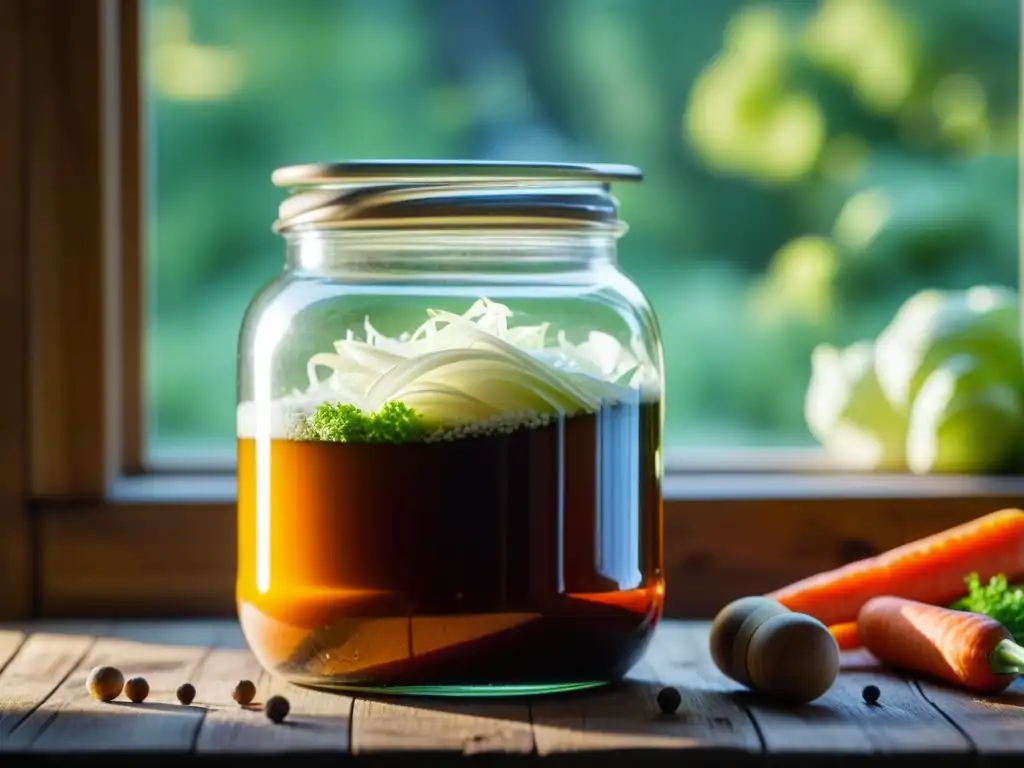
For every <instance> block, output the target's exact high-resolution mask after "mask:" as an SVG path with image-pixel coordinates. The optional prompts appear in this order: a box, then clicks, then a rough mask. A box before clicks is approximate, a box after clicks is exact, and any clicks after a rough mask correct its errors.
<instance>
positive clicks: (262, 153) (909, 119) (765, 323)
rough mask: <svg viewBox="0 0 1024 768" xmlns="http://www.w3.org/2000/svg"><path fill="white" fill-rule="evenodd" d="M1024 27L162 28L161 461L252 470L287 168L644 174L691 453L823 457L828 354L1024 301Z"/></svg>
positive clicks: (942, 12) (331, 24) (959, 6)
mask: <svg viewBox="0 0 1024 768" xmlns="http://www.w3.org/2000/svg"><path fill="white" fill-rule="evenodd" d="M1019 41H1020V8H1019V4H1018V3H1017V2H1015V0H985V2H977V1H975V2H967V1H965V0H821V2H817V1H816V0H775V1H774V2H760V3H749V2H741V1H740V0H715V1H714V2H709V0H642V1H639V2H638V1H633V2H630V1H629V0H560V2H557V3H552V2H543V0H295V1H294V2H290V3H283V2H280V1H279V0H212V1H211V0H148V2H147V5H146V17H145V47H146V54H145V56H146V84H145V85H146V89H147V91H146V94H147V102H146V103H147V115H146V119H147V126H148V136H147V141H148V149H149V155H148V169H147V172H148V174H149V196H148V200H149V215H148V222H149V227H148V254H149V276H150V277H149V296H148V306H149V313H148V329H147V330H148V337H147V339H148V347H147V372H148V390H147V391H148V394H149V402H150V448H151V450H152V451H153V452H154V455H157V456H159V455H167V454H170V453H174V452H176V451H178V450H185V451H193V450H197V449H202V450H215V449H217V448H221V449H224V448H230V447H231V441H232V439H233V435H234V380H235V343H236V336H237V331H238V326H239V322H240V319H241V317H242V313H243V310H244V308H245V306H246V304H247V302H248V300H249V299H250V297H251V296H252V295H253V293H254V292H255V291H256V290H257V289H258V288H259V286H261V285H262V284H263V283H264V282H265V281H267V280H268V279H270V278H271V277H272V276H273V275H275V274H276V273H277V271H278V270H279V269H280V266H281V263H282V259H283V246H282V243H281V242H280V240H279V239H278V238H277V237H275V236H274V235H272V234H271V233H270V229H269V227H270V223H271V221H272V220H273V218H274V216H275V213H276V206H277V204H278V203H279V201H280V191H279V190H276V189H274V188H273V187H272V186H271V184H270V182H269V173H270V171H271V170H272V169H273V168H274V167H277V166H279V165H284V164H288V163H294V162H307V161H310V160H318V159H341V158H373V157H427V158H442V157H477V158H484V157H489V158H498V159H532V160H591V161H609V162H627V163H634V164H637V165H640V166H641V167H643V169H644V171H645V173H646V179H645V181H644V183H643V184H641V185H624V186H623V187H622V188H621V189H620V190H618V192H617V194H618V195H619V197H620V199H621V201H622V204H623V216H624V218H625V219H626V220H627V221H628V222H629V224H630V227H631V230H630V234H629V235H628V236H627V237H626V238H625V239H624V240H623V241H622V242H621V244H620V254H621V260H622V264H623V266H624V268H625V269H626V271H627V272H629V273H630V274H631V275H632V276H633V277H634V279H635V280H637V282H638V283H639V284H640V286H641V287H642V288H643V289H644V291H645V292H646V293H647V294H648V296H649V297H650V299H651V301H652V303H653V304H654V307H655V309H656V310H657V312H658V314H659V316H660V319H661V323H662V329H663V333H664V337H665V346H666V365H667V378H668V405H667V411H668V413H667V419H668V425H667V427H668V430H667V435H666V439H667V440H668V442H669V443H670V444H672V445H688V446H698V447H699V446H711V445H719V446H737V445H739V446H764V445H804V444H812V443H813V440H812V438H811V436H810V434H809V432H808V431H807V428H806V425H805V424H804V417H803V400H804V394H805V391H806V389H807V383H808V379H809V376H810V352H811V349H812V348H813V347H814V345H815V344H817V343H819V342H831V343H835V344H838V345H845V344H848V343H851V342H853V341H855V340H858V339H862V338H870V337H873V336H874V335H876V334H877V333H878V332H879V331H880V330H881V329H882V327H883V326H884V325H885V323H886V322H887V321H888V320H889V319H890V317H891V316H892V314H893V312H894V311H895V309H896V308H897V307H898V306H899V305H900V303H901V302H902V301H903V300H904V299H906V298H907V296H909V295H910V294H912V293H914V292H915V291H917V290H920V289H922V288H925V287H937V288H965V287H968V286H970V285H974V284H978V283H988V284H1000V283H1001V284H1006V285H1016V283H1017V279H1018V265H1017V252H1018V247H1017V242H1018V231H1017V228H1018V224H1017V212H1018V192H1017V113H1018V91H1019V83H1018V72H1019V65H1018V57H1019V47H1020V45H1019Z"/></svg>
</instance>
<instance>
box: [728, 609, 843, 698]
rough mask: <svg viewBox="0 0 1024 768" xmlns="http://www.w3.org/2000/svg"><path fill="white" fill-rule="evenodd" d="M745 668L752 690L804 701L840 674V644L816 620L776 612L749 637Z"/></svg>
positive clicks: (801, 615) (804, 616)
mask: <svg viewBox="0 0 1024 768" xmlns="http://www.w3.org/2000/svg"><path fill="white" fill-rule="evenodd" d="M747 670H748V673H749V675H750V687H751V688H753V689H754V690H756V691H759V692H762V693H766V694H769V695H772V696H777V697H779V698H782V699H786V700H788V701H791V702H793V703H797V704H803V703H806V702H809V701H813V700H814V699H816V698H818V697H819V696H821V695H822V694H823V693H825V691H827V690H828V689H829V688H831V687H832V684H833V683H834V682H835V680H836V677H838V675H839V645H838V644H837V643H836V640H835V638H834V637H832V633H830V632H829V631H828V627H826V626H825V625H824V624H822V623H821V622H820V621H818V620H817V619H814V618H812V617H810V616H807V615H805V614H802V613H792V612H790V613H782V614H776V615H775V616H771V617H770V618H768V619H767V620H766V621H764V622H762V623H761V625H760V626H759V627H758V628H757V629H756V630H755V632H754V634H753V635H752V636H751V638H750V643H749V645H748V647H747Z"/></svg>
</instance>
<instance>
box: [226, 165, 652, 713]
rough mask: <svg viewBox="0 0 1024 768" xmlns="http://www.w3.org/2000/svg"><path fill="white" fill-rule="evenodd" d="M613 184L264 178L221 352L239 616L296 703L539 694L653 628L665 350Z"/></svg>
mask: <svg viewBox="0 0 1024 768" xmlns="http://www.w3.org/2000/svg"><path fill="white" fill-rule="evenodd" d="M639 178H640V173H639V171H638V170H637V169H635V168H631V167H627V166H583V165H556V164H541V165H533V164H529V165H528V164H521V163H474V162H451V163H431V162H407V163H398V162H391V163H388V162H383V163H381V162H365V163H343V164H315V165H304V166H296V167H289V168H282V169H279V170H277V171H276V172H275V173H274V176H273V179H274V183H275V184H277V185H278V186H281V187H285V188H287V189H289V190H290V192H291V196H290V197H288V198H287V199H286V200H285V201H284V202H283V203H282V205H281V209H280V216H279V218H278V220H277V222H276V223H275V225H274V229H275V231H276V232H278V233H280V234H281V235H282V236H283V237H284V240H285V242H286V247H287V257H286V262H285V267H284V270H283V272H282V274H281V275H280V276H279V277H278V278H277V279H275V280H274V281H273V282H271V283H270V284H269V285H268V286H266V287H265V288H264V289H263V290H262V291H261V292H260V293H259V294H258V296H256V298H255V299H254V300H253V301H252V303H251V305H250V307H249V309H248V311H247V314H246V317H245V321H244V324H243V327H242V331H241V336H240V341H239V349H238V363H239V368H238V422H237V423H238V546H239V550H238V583H237V597H238V610H239V615H240V620H241V624H242V628H243V630H244V632H245V636H246V638H247V640H248V642H249V644H250V646H251V648H252V650H253V652H254V653H255V654H256V656H257V658H258V659H259V661H260V662H261V663H262V664H263V665H264V666H265V667H266V668H267V669H268V670H269V671H270V672H272V673H274V674H277V675H280V676H282V677H284V678H286V679H288V680H290V681H292V682H296V683H300V684H308V685H316V686H321V687H330V688H339V689H346V690H377V691H380V690H386V691H388V692H393V693H423V694H430V695H438V694H441V695H443V694H470V695H472V694H485V693H488V694H503V695H508V694H515V693H524V694H533V693H538V692H552V691H560V690H571V689H579V688H586V687H590V686H595V685H600V684H602V683H606V682H609V681H611V680H614V679H616V678H618V677H621V676H622V675H623V674H624V673H625V672H626V671H627V670H628V669H629V668H630V666H631V665H632V664H633V663H634V662H635V661H636V660H637V658H638V657H639V656H640V654H641V653H642V652H643V650H644V648H645V647H646V645H647V643H648V641H649V640H650V637H651V633H652V631H653V629H654V626H655V624H656V622H657V621H658V619H659V618H660V616H661V611H662V604H663V596H664V581H663V574H662V541H661V537H662V506H661V429H662V420H663V406H662V392H663V374H662V352H661V342H660V339H659V335H658V330H657V323H656V320H655V317H654V314H653V313H652V311H651V309H650V307H649V305H648V303H647V301H646V300H645V299H644V297H643V295H642V294H641V292H640V291H639V290H638V289H637V287H636V285H634V284H633V283H632V282H631V281H630V280H629V279H628V278H627V277H626V276H625V275H624V274H623V273H622V272H621V271H620V270H619V268H618V266H617V264H616V241H617V238H618V237H619V236H620V235H621V234H622V233H623V232H624V231H625V227H624V225H623V224H622V223H621V222H620V221H619V217H618V204H617V201H616V200H615V198H613V197H612V196H611V194H610V192H609V184H610V182H611V181H613V180H631V179H639Z"/></svg>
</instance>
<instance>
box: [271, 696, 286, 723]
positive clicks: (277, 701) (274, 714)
mask: <svg viewBox="0 0 1024 768" xmlns="http://www.w3.org/2000/svg"><path fill="white" fill-rule="evenodd" d="M289 710H291V705H290V704H289V703H288V699H286V698H285V697H284V696H271V697H270V698H269V699H267V706H266V713H267V717H269V718H270V719H271V720H273V721H274V722H275V723H280V722H281V721H282V720H284V719H285V718H286V717H287V716H288V712H289Z"/></svg>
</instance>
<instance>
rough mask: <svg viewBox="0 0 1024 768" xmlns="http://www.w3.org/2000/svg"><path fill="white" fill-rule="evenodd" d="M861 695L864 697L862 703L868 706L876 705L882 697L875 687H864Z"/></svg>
mask: <svg viewBox="0 0 1024 768" xmlns="http://www.w3.org/2000/svg"><path fill="white" fill-rule="evenodd" d="M861 695H862V696H863V697H864V701H866V702H867V703H868V704H877V703H878V698H879V697H880V696H881V695H882V692H881V691H880V690H878V686H877V685H865V686H864V690H863V691H862V692H861Z"/></svg>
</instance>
